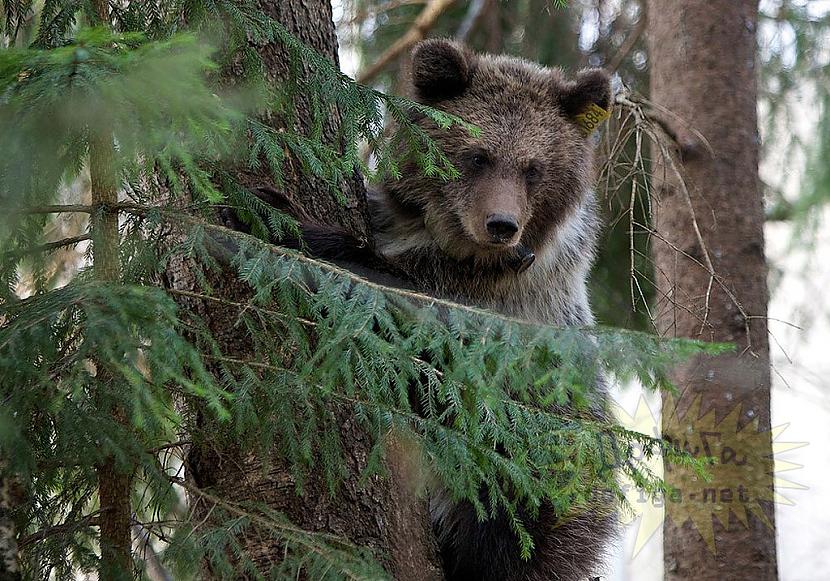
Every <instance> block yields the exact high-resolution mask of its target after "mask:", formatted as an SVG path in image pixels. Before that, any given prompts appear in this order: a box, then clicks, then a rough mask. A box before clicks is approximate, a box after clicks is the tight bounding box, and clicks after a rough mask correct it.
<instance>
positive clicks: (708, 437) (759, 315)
mask: <svg viewBox="0 0 830 581" xmlns="http://www.w3.org/2000/svg"><path fill="white" fill-rule="evenodd" d="M757 12H758V2H757V0H716V1H711V0H710V1H703V0H661V1H660V2H651V4H650V6H649V10H648V37H649V51H650V57H649V60H650V67H651V92H652V99H653V100H654V101H655V102H656V103H658V104H659V105H661V106H663V107H666V108H667V109H669V110H670V111H672V112H673V113H675V114H677V115H678V116H679V118H680V119H682V122H678V123H677V131H676V141H677V144H676V145H677V146H678V152H677V153H678V155H677V156H676V157H673V158H672V159H667V158H662V157H661V156H660V155H659V152H658V151H657V149H655V154H656V155H655V156H654V157H655V167H654V185H655V192H657V197H658V200H656V201H655V203H654V209H655V221H656V222H655V223H656V226H655V228H656V235H655V237H654V238H655V239H654V241H653V253H654V260H655V266H656V277H657V288H658V309H657V313H658V314H657V318H658V326H659V328H660V330H661V332H663V333H665V334H666V335H668V336H677V337H692V338H698V339H703V340H707V341H721V342H731V343H734V344H735V345H736V351H735V352H733V353H731V354H727V355H722V356H718V357H700V358H696V359H694V360H693V361H690V362H688V363H686V364H684V365H682V366H680V367H679V368H678V369H677V370H676V372H675V375H674V380H675V385H676V386H677V388H678V391H679V397H678V398H677V400H678V401H677V406H676V407H675V403H674V402H673V401H671V400H669V399H668V398H667V401H664V406H663V430H664V434H666V435H667V436H668V437H669V438H670V439H671V440H672V441H674V442H676V443H678V444H679V445H680V446H683V447H688V449H690V450H691V451H692V452H693V453H696V455H698V456H715V457H717V458H718V462H719V464H717V465H715V466H712V467H711V469H710V472H711V474H712V475H713V480H712V482H709V483H706V484H704V483H703V482H701V481H700V480H699V479H698V478H696V477H695V476H694V475H693V473H691V472H690V471H688V470H681V469H678V468H676V467H675V468H671V467H667V473H666V477H667V480H668V482H669V483H670V484H671V485H673V486H674V487H676V489H677V494H676V495H674V497H673V498H670V499H669V502H667V503H666V512H667V517H668V518H667V519H666V522H665V528H664V551H665V556H664V561H665V567H666V579H667V580H680V579H694V580H695V581H708V580H712V581H715V580H717V581H720V580H723V579H730V580H731V579H752V580H767V579H776V554H775V525H774V523H775V521H774V512H773V506H772V493H773V480H772V475H771V472H772V461H771V456H770V455H771V453H772V451H771V442H770V434H769V428H770V363H769V344H768V341H767V322H766V315H767V299H768V292H767V286H766V275H767V267H766V263H765V258H764V233H763V226H764V212H763V200H762V196H761V191H760V188H759V182H758V152H759V136H758V130H757V114H756V99H757V94H756V93H757V86H756V77H757V70H756V66H755V63H756V60H755V51H756V28H757V22H758V20H757V17H758V14H757ZM690 128H691V129H690ZM694 130H696V131H698V132H700V134H701V135H702V136H703V137H704V138H705V140H703V139H700V138H698V137H695V132H694ZM707 142H708V144H707ZM710 146H711V149H710ZM675 170H677V171H675ZM678 174H680V175H682V176H683V179H682V180H681V179H679V177H678ZM712 272H713V273H714V276H711V275H712ZM696 402H700V410H699V411H700V413H699V414H698V413H697V407H696V406H697V404H696ZM690 408H691V411H688V410H690ZM710 411H713V412H714V416H707V417H703V416H704V414H706V413H707V412H710ZM687 412H688V413H687ZM730 414H733V415H730ZM756 422H757V423H756ZM747 514H748V515H749V516H748V519H747V517H746V515H747ZM742 520H744V521H747V522H741V521H742Z"/></svg>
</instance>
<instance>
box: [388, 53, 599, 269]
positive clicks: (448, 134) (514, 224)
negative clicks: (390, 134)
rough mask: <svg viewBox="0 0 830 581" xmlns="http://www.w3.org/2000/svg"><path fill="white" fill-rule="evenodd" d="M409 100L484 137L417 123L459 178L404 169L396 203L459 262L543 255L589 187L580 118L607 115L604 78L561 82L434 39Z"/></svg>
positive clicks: (420, 119) (587, 146)
mask: <svg viewBox="0 0 830 581" xmlns="http://www.w3.org/2000/svg"><path fill="white" fill-rule="evenodd" d="M412 92H413V97H414V98H415V99H416V100H417V101H419V102H421V103H423V104H426V105H429V106H431V107H434V108H436V109H439V110H442V111H445V112H447V113H451V114H453V115H457V116H458V117H461V118H462V119H464V120H465V121H467V122H469V123H472V124H473V125H475V126H477V127H478V128H479V129H480V131H481V132H480V135H479V136H478V137H475V136H473V135H471V133H470V132H469V131H468V130H467V129H465V128H464V127H461V126H458V125H455V126H453V127H451V128H450V129H442V128H439V127H437V125H436V124H435V123H434V122H432V121H430V120H429V119H428V118H427V117H425V116H421V115H416V116H415V120H416V122H417V123H418V124H419V125H420V126H421V127H422V128H423V129H424V131H425V132H426V133H427V134H428V136H429V137H430V138H431V139H432V140H433V141H434V142H435V143H436V144H437V145H438V147H440V148H441V150H443V152H444V153H445V154H446V155H447V157H448V158H449V159H450V161H451V162H452V163H453V165H454V166H455V167H456V168H457V169H458V170H459V171H460V172H461V177H460V178H459V179H455V180H450V181H443V180H440V179H437V178H430V177H426V176H424V175H423V172H421V171H418V170H417V169H415V168H414V167H408V168H407V170H406V171H405V172H404V176H403V177H402V178H401V179H400V180H398V181H396V182H392V183H388V184H387V189H388V191H389V194H390V195H391V196H392V197H393V199H395V200H396V201H397V202H398V203H399V204H400V205H401V206H402V207H404V208H407V209H409V210H410V211H412V212H415V213H418V214H419V215H420V216H422V217H423V220H424V223H425V225H426V228H427V230H428V231H429V233H430V235H431V236H432V237H433V239H434V240H436V241H437V242H438V244H439V245H440V246H441V247H442V249H443V250H444V251H445V252H447V253H449V254H450V255H452V256H455V257H457V258H459V259H461V258H468V257H476V258H499V257H501V256H506V255H508V254H509V253H510V252H514V253H515V247H516V246H518V245H520V244H521V245H522V246H524V247H527V248H529V249H530V250H531V251H532V252H540V251H543V249H544V247H545V245H546V244H548V243H549V242H550V241H551V240H552V239H553V238H554V237H555V233H556V230H557V228H558V227H559V226H560V225H561V224H562V223H563V222H564V220H566V218H567V217H568V215H569V214H570V213H571V212H572V210H573V209H574V208H575V207H576V206H577V205H578V204H579V202H580V201H581V200H582V199H583V197H584V196H585V195H586V192H587V191H589V189H590V187H591V182H592V179H593V178H592V174H593V153H592V152H593V145H592V143H591V139H590V138H589V137H588V136H586V135H585V132H584V131H583V130H582V129H581V128H580V126H579V124H578V121H577V115H579V114H580V113H582V112H583V111H584V110H585V109H586V107H589V106H590V105H592V104H595V105H598V106H600V107H602V108H603V109H608V108H609V107H610V101H611V88H610V80H609V77H608V74H607V73H605V72H604V71H602V70H599V69H586V70H583V71H581V72H579V73H578V74H577V75H576V76H575V78H573V79H567V78H566V77H565V75H564V74H563V72H562V71H561V70H559V69H549V68H544V67H541V66H539V65H536V64H533V63H530V62H528V61H525V60H522V59H519V58H514V57H508V56H492V55H479V54H475V53H473V52H471V51H470V50H469V49H467V48H466V47H465V46H463V45H461V44H459V43H456V42H452V41H449V40H443V39H434V40H427V41H424V42H422V43H420V44H419V45H417V46H416V48H415V50H414V52H413V57H412Z"/></svg>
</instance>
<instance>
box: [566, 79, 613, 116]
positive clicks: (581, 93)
mask: <svg viewBox="0 0 830 581" xmlns="http://www.w3.org/2000/svg"><path fill="white" fill-rule="evenodd" d="M557 92H558V95H557V98H558V100H559V105H560V106H561V107H562V111H563V112H564V113H565V115H567V116H568V117H575V116H576V115H579V114H580V113H582V112H583V111H584V110H585V108H586V107H588V106H590V105H592V104H594V105H599V106H600V107H602V108H603V109H605V110H606V111H607V110H608V109H610V108H611V77H610V75H609V74H608V73H607V72H605V71H604V70H602V69H584V70H582V71H580V72H579V73H578V74H577V75H576V80H575V81H571V82H566V83H565V84H564V85H563V86H562V87H559V89H558V91H557Z"/></svg>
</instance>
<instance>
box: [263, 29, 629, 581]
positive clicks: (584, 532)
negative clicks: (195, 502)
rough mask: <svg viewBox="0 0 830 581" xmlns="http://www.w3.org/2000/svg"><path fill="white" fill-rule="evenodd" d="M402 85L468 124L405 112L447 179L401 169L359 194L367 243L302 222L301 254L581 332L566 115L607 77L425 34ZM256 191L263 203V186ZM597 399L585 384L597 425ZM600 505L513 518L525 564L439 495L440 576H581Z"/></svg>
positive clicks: (582, 239)
mask: <svg viewBox="0 0 830 581" xmlns="http://www.w3.org/2000/svg"><path fill="white" fill-rule="evenodd" d="M412 90H413V95H412V96H413V98H414V99H416V100H417V101H419V102H421V103H424V104H427V105H430V106H432V107H435V108H436V109H439V110H442V111H446V112H448V113H452V114H454V115H457V116H459V117H461V118H463V119H464V120H465V121H468V122H470V123H472V124H474V125H476V126H477V127H479V128H480V130H481V134H480V137H474V136H472V135H471V134H470V133H469V132H468V131H467V130H466V129H465V128H463V127H460V126H453V127H452V128H450V129H448V130H446V129H441V128H439V127H437V126H436V124H435V123H434V122H432V121H431V120H429V119H428V118H427V117H425V116H423V115H420V114H414V120H415V121H416V122H417V123H418V124H419V125H420V126H421V127H422V128H423V129H424V130H425V131H426V133H427V134H428V135H429V136H430V138H431V139H432V140H434V141H435V142H436V143H437V144H438V145H439V146H440V148H441V149H442V150H443V151H444V152H445V154H446V155H447V157H448V158H449V159H450V160H451V161H452V163H453V165H455V167H457V168H458V169H459V170H460V171H461V174H462V175H461V177H460V179H457V180H452V181H442V180H440V179H438V178H429V177H426V176H424V175H423V172H421V171H419V170H418V168H417V167H415V166H414V165H411V164H407V165H405V166H404V167H403V177H401V178H400V179H398V180H393V179H390V180H387V181H386V182H385V183H383V184H382V186H381V187H380V189H379V191H377V192H374V193H372V194H370V200H369V201H370V210H371V218H372V234H373V237H374V240H373V247H364V246H362V245H360V244H357V243H356V241H355V240H354V239H352V238H350V237H348V236H347V235H345V234H344V233H342V232H338V231H337V230H335V229H333V228H331V227H326V226H319V225H313V224H305V225H304V227H303V228H304V244H305V246H304V248H306V250H307V251H309V252H310V253H311V254H314V255H316V256H318V257H321V258H326V259H330V260H334V261H341V262H342V261H346V262H347V263H349V264H350V265H356V266H357V267H358V268H359V269H362V270H363V272H362V274H364V275H365V274H366V270H367V269H368V271H369V272H370V273H371V272H377V271H382V272H386V273H391V274H393V275H395V277H396V278H395V280H396V281H400V280H401V279H404V280H403V282H400V284H403V285H406V286H409V287H410V288H415V289H417V290H420V291H423V292H427V293H430V294H433V295H436V296H440V297H444V298H449V299H452V300H455V301H458V302H461V303H465V304H469V305H475V306H478V307H485V308H488V309H492V310H494V311H496V312H499V313H503V314H505V315H510V316H513V317H518V318H522V319H525V320H528V321H533V322H540V323H547V324H551V325H556V326H585V325H590V324H592V323H593V317H592V314H591V309H590V305H589V302H588V293H587V287H586V279H587V276H588V272H589V269H590V267H591V263H592V260H593V256H594V249H595V242H596V237H597V233H598V231H599V229H600V226H599V223H598V218H597V211H596V208H595V200H594V193H593V190H592V187H593V180H594V169H593V144H592V143H591V141H592V140H591V139H590V138H589V137H587V136H586V135H584V133H583V132H582V131H581V129H580V128H579V126H578V124H577V122H576V119H575V116H576V115H577V114H578V113H580V112H581V111H582V110H583V109H584V108H585V107H586V106H588V105H590V104H592V103H594V104H597V105H599V106H601V107H603V108H605V109H608V108H609V107H610V100H611V90H610V82H609V78H608V76H607V74H606V73H604V72H602V71H600V70H597V69H590V70H584V71H581V72H580V73H578V74H577V75H576V76H575V78H574V79H568V78H566V76H565V75H564V73H563V72H562V71H561V70H559V69H550V68H544V67H541V66H538V65H536V64H533V63H530V62H527V61H525V60H522V59H519V58H514V57H509V56H492V55H478V54H474V53H472V52H471V51H470V50H468V49H467V48H466V47H464V46H463V45H460V44H457V43H455V42H452V41H448V40H441V39H438V40H428V41H425V42H422V43H420V44H419V45H418V46H417V47H416V48H415V50H414V52H413V58H412ZM259 193H260V195H261V196H262V197H264V198H265V199H268V198H272V201H276V200H275V199H274V194H275V193H274V192H273V190H271V191H269V190H267V189H265V190H261V191H260V192H259ZM278 197H279V196H278V195H276V198H278ZM283 205H284V204H283ZM604 392H605V390H604V388H603V387H602V386H601V385H600V386H598V387H597V394H596V395H597V397H596V401H597V402H598V404H597V409H596V410H595V413H596V415H597V416H599V417H601V418H604V413H605V412H604V405H603V402H604V399H605V394H604ZM610 506H611V503H610V502H609V503H608V504H607V506H606V507H605V508H601V509H596V510H594V511H587V512H582V513H579V514H574V515H569V516H568V518H562V515H556V514H554V513H553V510H552V508H551V507H549V506H543V507H542V509H541V511H540V515H539V518H538V519H537V520H535V521H533V520H531V519H530V518H529V517H528V519H527V521H526V522H527V527H528V530H529V531H530V532H531V534H532V535H533V538H534V542H535V550H534V553H533V556H532V558H531V560H530V561H523V560H522V559H521V558H520V555H519V545H518V540H517V538H516V536H515V534H514V533H513V532H512V531H511V529H510V527H509V525H508V523H507V521H506V519H504V518H495V519H491V520H488V521H486V522H479V521H478V519H477V517H476V514H475V511H474V510H473V508H472V507H471V506H469V505H466V504H456V503H453V502H452V501H451V500H450V499H448V498H446V497H445V495H442V494H441V493H440V492H439V493H436V494H435V496H434V497H433V498H432V499H431V502H430V511H431V514H432V518H433V524H434V527H435V532H436V536H437V539H438V542H439V545H440V549H441V556H442V559H443V563H444V571H445V574H446V578H447V579H448V581H462V580H463V581H481V580H485V581H519V580H523V581H546V580H561V581H576V580H578V579H584V578H586V577H587V576H589V575H591V574H593V573H594V572H595V568H596V566H597V565H598V563H599V560H600V557H601V554H602V550H603V547H604V545H605V544H606V542H607V540H608V539H609V537H610V536H611V534H612V532H613V530H614V528H615V524H614V523H615V518H614V516H613V511H612V510H611V509H610Z"/></svg>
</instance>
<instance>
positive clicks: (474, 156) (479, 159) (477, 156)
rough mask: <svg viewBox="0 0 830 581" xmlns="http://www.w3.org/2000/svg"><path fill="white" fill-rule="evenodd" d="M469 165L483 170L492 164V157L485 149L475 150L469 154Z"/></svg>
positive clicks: (474, 168)
mask: <svg viewBox="0 0 830 581" xmlns="http://www.w3.org/2000/svg"><path fill="white" fill-rule="evenodd" d="M467 165H468V166H470V168H471V169H473V170H483V169H484V168H486V167H487V166H489V165H490V157H489V156H488V155H487V154H486V153H485V152H483V151H473V152H472V153H470V154H469V155H468V156H467Z"/></svg>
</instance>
